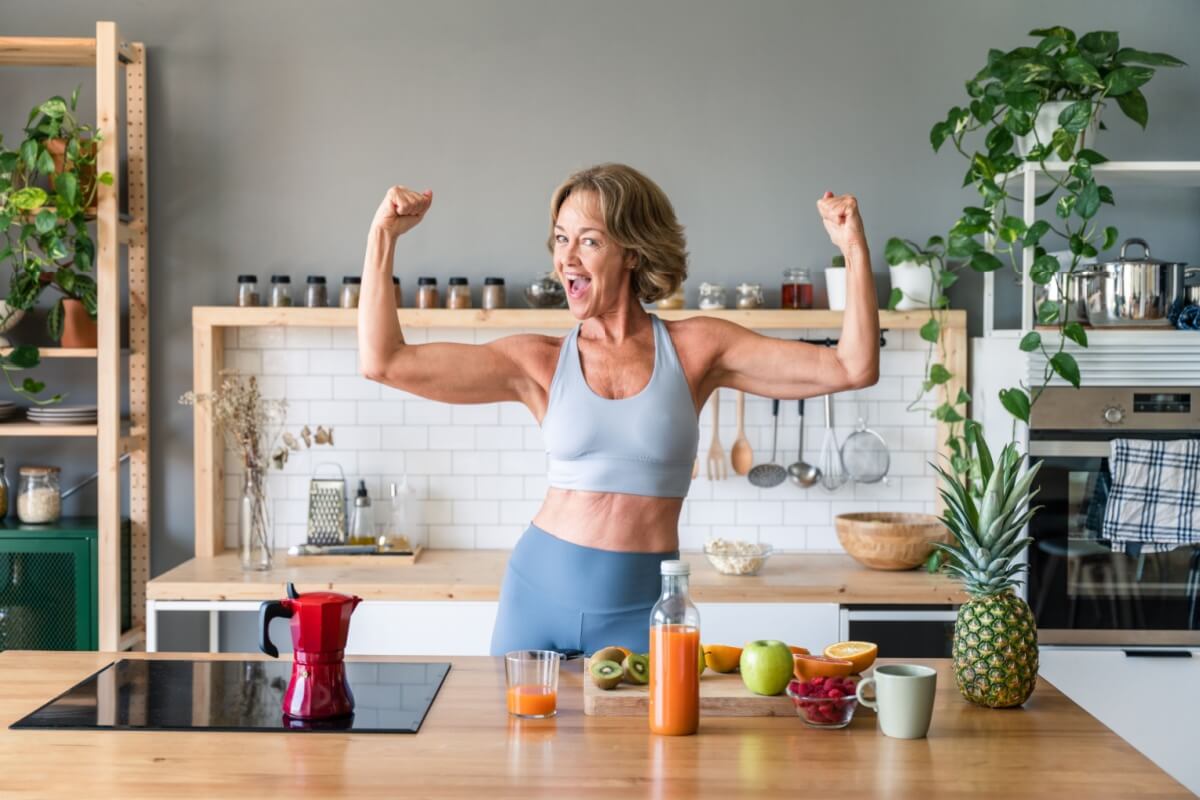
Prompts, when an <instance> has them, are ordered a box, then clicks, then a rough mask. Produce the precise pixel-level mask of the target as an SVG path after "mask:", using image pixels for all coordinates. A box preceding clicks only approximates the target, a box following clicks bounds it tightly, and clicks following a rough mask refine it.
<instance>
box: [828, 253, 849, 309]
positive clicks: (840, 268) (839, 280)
mask: <svg viewBox="0 0 1200 800" xmlns="http://www.w3.org/2000/svg"><path fill="white" fill-rule="evenodd" d="M825 293H826V294H827V295H828V296H829V308H830V309H831V310H832V311H845V310H846V257H845V256H843V255H840V254H839V255H836V256H834V257H833V260H832V261H830V263H829V266H828V267H826V268H825Z"/></svg>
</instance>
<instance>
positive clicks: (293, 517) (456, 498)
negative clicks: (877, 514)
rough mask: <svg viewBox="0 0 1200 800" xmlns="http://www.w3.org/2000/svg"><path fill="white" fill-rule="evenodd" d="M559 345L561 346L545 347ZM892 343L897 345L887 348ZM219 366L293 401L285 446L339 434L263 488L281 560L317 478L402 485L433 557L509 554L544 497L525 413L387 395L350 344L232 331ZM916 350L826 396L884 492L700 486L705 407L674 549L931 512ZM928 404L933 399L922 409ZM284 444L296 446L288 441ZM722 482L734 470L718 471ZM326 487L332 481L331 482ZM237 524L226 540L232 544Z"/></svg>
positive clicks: (762, 410)
mask: <svg viewBox="0 0 1200 800" xmlns="http://www.w3.org/2000/svg"><path fill="white" fill-rule="evenodd" d="M549 333H550V334H551V335H555V336H561V335H562V332H561V331H552V332H549ZM895 333H896V334H899V333H900V332H895ZM826 334H828V335H831V336H836V335H837V334H838V332H837V331H796V332H788V331H777V332H773V335H777V336H780V337H793V338H794V337H796V336H815V337H819V336H822V335H826ZM404 335H405V340H406V341H407V342H408V343H409V344H412V345H420V344H423V343H425V342H429V341H433V342H457V343H466V344H472V343H478V344H484V343H486V342H489V341H493V340H494V339H495V338H499V336H500V335H508V332H497V331H484V330H472V329H463V330H444V329H439V330H429V331H427V330H424V329H412V330H407V331H405V332H404ZM225 343H226V365H227V366H228V367H230V368H234V369H237V370H238V371H240V372H242V373H244V374H253V375H258V376H259V381H260V387H261V388H262V391H263V394H264V396H267V397H286V398H287V399H288V402H289V420H290V421H291V423H292V424H291V425H290V426H289V430H292V429H298V428H299V426H300V425H302V424H306V423H307V424H308V425H310V427H312V428H313V429H315V428H316V426H317V425H324V426H326V427H332V428H333V429H334V441H335V446H334V447H329V448H327V447H320V448H316V449H314V450H305V451H299V452H293V453H291V454H290V457H289V462H288V465H287V468H286V469H285V470H284V472H282V473H273V474H272V475H271V476H270V482H271V497H272V501H273V508H274V511H275V518H276V526H277V527H276V535H277V537H278V538H279V539H280V542H281V544H283V543H293V542H300V541H303V540H304V537H305V522H306V515H307V498H308V486H309V480H310V477H311V475H312V473H313V470H314V468H315V467H316V465H318V464H323V463H328V462H332V463H335V464H339V465H340V466H341V467H342V469H343V470H344V472H345V475H346V479H347V490H348V492H349V493H350V494H351V495H352V494H353V491H354V489H355V487H356V486H357V482H358V480H360V479H361V480H363V481H364V482H365V483H366V485H367V486H368V487H369V489H370V491H371V492H372V495H373V497H374V498H375V499H376V501H377V502H378V503H380V505H381V506H382V507H383V508H386V507H387V506H386V502H387V491H386V490H387V486H388V484H389V483H391V482H397V483H398V482H399V481H400V479H401V477H404V476H407V477H408V479H409V483H410V485H411V486H412V487H413V489H414V492H415V493H416V495H417V497H418V498H421V503H422V510H423V511H424V512H425V514H426V517H425V521H426V523H427V526H428V530H429V535H430V544H431V546H433V547H456V548H470V547H496V548H510V547H512V546H513V545H514V544H515V543H516V541H517V539H518V538H519V537H520V535H521V532H522V531H523V530H524V529H525V526H526V525H528V524H529V522H530V520H531V519H532V517H533V516H534V515H535V514H536V513H537V511H538V509H539V508H540V507H541V504H542V501H543V499H544V497H545V494H546V492H547V479H546V454H545V442H544V440H543V437H542V431H541V429H540V428H539V427H538V424H537V422H536V420H535V419H534V418H533V415H532V414H531V413H530V411H529V410H528V409H527V408H525V407H524V406H523V405H521V404H519V403H494V404H480V405H462V406H451V405H448V404H443V403H438V402H434V401H430V400H426V399H424V398H421V397H418V396H416V395H413V394H411V393H409V392H406V391H402V390H399V389H395V388H393V387H388V386H384V385H382V384H379V383H376V382H374V381H369V380H367V379H365V378H363V377H362V376H361V375H360V374H359V372H358V359H357V352H356V351H357V332H356V331H355V330H354V329H352V328H339V329H329V328H325V329H322V328H288V329H282V328H280V329H271V328H245V329H228V330H227V331H226V335H225ZM924 359H925V352H924V342H921V341H920V339H919V338H917V337H916V336H915V334H914V335H909V334H908V333H904V335H903V336H900V335H893V336H892V337H890V338H889V344H888V347H887V348H886V349H885V350H884V351H883V353H882V356H881V362H880V372H881V378H880V380H879V382H878V383H877V384H876V385H874V386H871V387H868V388H866V389H862V390H859V391H855V392H845V393H841V394H839V395H836V396H834V398H833V405H834V417H835V424H836V433H837V437H838V440H839V441H840V442H844V441H845V440H846V438H847V436H849V435H850V434H851V433H852V432H853V431H854V428H855V422H856V420H857V419H858V418H859V417H862V418H863V419H864V420H865V421H866V424H867V425H868V427H870V428H871V429H873V430H875V431H876V432H877V433H879V434H880V435H881V436H882V437H883V438H884V440H885V441H886V443H887V446H888V448H889V451H890V455H891V469H890V472H889V480H888V481H887V482H885V483H877V484H853V483H850V484H847V485H846V486H845V487H843V488H842V489H840V490H839V491H837V492H833V493H829V492H825V491H823V490H820V489H817V488H814V489H809V490H802V489H799V488H797V487H795V486H793V485H792V484H791V483H790V482H789V483H784V484H783V485H781V486H778V487H775V488H771V489H759V488H757V487H754V486H753V485H751V484H750V483H749V482H748V481H747V480H746V478H745V477H743V476H737V475H734V474H733V472H732V470H730V473H729V478H728V479H727V480H723V481H709V480H708V479H707V478H706V477H705V469H704V463H703V462H704V456H705V455H706V454H707V451H708V446H709V441H710V438H711V435H712V428H711V425H712V416H711V415H712V408H711V402H710V403H709V404H707V405H706V407H705V408H704V409H703V411H702V413H701V414H700V429H701V431H700V433H701V436H700V445H699V448H698V450H699V453H698V455H699V456H700V461H701V463H700V472H699V477H698V478H697V479H696V480H695V481H693V483H692V485H691V489H690V491H689V494H688V498H687V500H686V501H685V502H684V504H683V511H682V513H681V515H680V546H681V548H682V549H684V550H697V549H699V548H700V547H702V546H703V543H704V541H705V539H707V538H709V537H711V536H721V537H724V538H738V539H746V540H750V541H762V542H769V543H771V544H772V545H774V546H775V547H776V548H777V549H780V550H786V551H795V552H805V551H838V550H840V547H839V545H838V542H837V537H836V533H835V531H834V527H833V518H834V516H835V515H837V514H840V513H846V512H851V511H871V510H889V511H912V512H924V513H932V512H933V511H934V509H935V498H934V479H933V477H932V473H931V471H930V470H929V468H928V466H927V465H926V462H927V461H929V460H930V459H931V458H932V455H933V452H934V448H935V443H936V427H935V422H934V421H933V420H932V419H930V418H929V417H928V411H927V410H923V409H919V410H916V411H908V410H907V406H908V404H909V403H910V402H911V401H912V399H913V397H915V392H916V390H917V389H918V388H919V387H920V383H921V380H922V379H923V376H924ZM736 396H737V393H736V392H734V391H732V390H728V389H726V390H724V391H721V392H720V402H721V427H720V439H721V442H722V444H723V445H724V446H725V449H726V453H727V454H728V452H729V450H730V448H731V447H732V444H733V440H734V436H735V433H736V414H735V408H736V405H735V400H736ZM929 399H930V400H932V399H933V398H932V397H931V398H929ZM771 406H772V402H771V400H770V399H769V398H765V397H757V396H753V395H747V396H746V414H745V429H746V435H747V438H748V439H749V441H750V443H751V446H752V447H753V449H754V463H755V464H761V463H765V462H766V461H767V460H768V458H769V456H770V453H771V439H772V434H773V431H774V429H773V426H772V423H773V418H772V416H771ZM797 406H798V403H797V402H796V401H795V400H785V401H781V403H780V410H779V433H778V445H777V454H776V458H775V462H776V463H778V464H780V465H782V466H784V467H786V466H787V465H788V464H790V463H791V462H792V461H794V460H795V459H796V449H797V448H796V445H797V435H798V432H799V431H798V426H799V423H800V419H799V416H798V413H797V410H798V409H797ZM805 411H806V417H807V419H806V420H805V428H806V430H805V439H806V441H805V448H804V455H805V457H806V459H807V460H808V461H810V462H813V463H817V462H819V459H820V452H821V444H822V441H823V438H824V433H825V430H824V407H823V398H820V397H815V398H811V399H810V400H809V401H808V402H807V403H806V409H805ZM293 432H295V431H294V430H293ZM726 461H727V468H728V466H729V465H728V456H727V458H726ZM225 467H226V474H227V476H228V480H227V481H226V487H225V496H226V498H227V501H226V505H227V509H228V510H227V513H228V514H230V515H232V514H233V512H234V511H235V510H236V502H235V501H236V498H237V497H238V496H239V495H240V493H241V482H240V474H241V471H242V468H241V463H240V460H239V459H238V458H237V456H236V455H235V454H233V453H232V452H227V453H226V459H225ZM322 474H323V475H324V474H336V473H335V471H332V472H331V470H330V469H329V468H325V469H324V471H323V472H322ZM234 519H235V517H233V516H230V517H228V518H227V522H228V523H229V524H228V525H227V526H226V535H227V536H228V537H230V538H231V541H232V539H233V538H235V537H236V525H235V524H234V523H233V522H232V520H234Z"/></svg>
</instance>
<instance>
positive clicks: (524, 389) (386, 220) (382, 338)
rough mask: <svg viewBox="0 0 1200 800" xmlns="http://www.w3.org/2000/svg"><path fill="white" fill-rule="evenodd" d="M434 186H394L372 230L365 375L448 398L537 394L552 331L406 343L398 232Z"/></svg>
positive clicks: (363, 339) (366, 271)
mask: <svg viewBox="0 0 1200 800" xmlns="http://www.w3.org/2000/svg"><path fill="white" fill-rule="evenodd" d="M432 202H433V193H432V192H424V193H418V192H414V191H412V190H410V189H406V188H404V187H403V186H393V187H392V188H391V189H389V190H388V193H387V196H385V197H384V199H383V202H382V203H381V204H380V206H379V209H378V210H377V211H376V212H375V219H374V220H373V221H372V223H371V230H370V232H369V233H368V234H367V254H366V258H365V259H364V262H363V275H362V287H361V290H360V296H359V301H358V361H359V369H360V371H361V372H362V374H363V376H364V377H366V378H369V379H371V380H373V381H378V382H380V383H383V384H386V385H388V386H393V387H395V388H397V389H403V390H404V391H406V392H411V393H413V394H415V395H419V396H421V397H425V398H428V399H430V400H438V401H441V402H443V403H495V402H503V401H517V402H523V403H525V404H526V405H530V406H531V407H536V406H537V405H540V404H539V403H537V402H536V400H535V399H534V398H535V395H537V394H538V391H537V389H538V388H539V385H538V383H537V382H536V381H535V380H534V379H533V378H532V377H531V376H532V375H533V374H534V372H535V371H536V369H537V364H538V360H539V358H544V354H543V353H540V352H539V351H540V350H542V349H544V347H543V346H544V345H545V342H544V341H543V340H544V339H545V338H546V337H540V336H527V335H525V336H508V337H505V338H503V339H498V340H496V341H494V342H489V343H488V344H484V345H471V344H454V343H449V342H436V343H431V344H416V345H410V344H405V342H404V335H403V334H402V333H401V331H400V321H399V319H398V318H397V316H396V295H395V292H394V290H393V288H392V261H393V258H394V256H395V252H396V240H397V238H398V237H399V236H401V235H402V234H404V233H405V232H407V231H408V230H411V229H412V228H413V227H415V226H416V225H417V223H419V222H420V221H421V219H422V218H424V216H425V212H426V211H428V210H429V205H430V203H432Z"/></svg>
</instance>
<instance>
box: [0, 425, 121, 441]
mask: <svg viewBox="0 0 1200 800" xmlns="http://www.w3.org/2000/svg"><path fill="white" fill-rule="evenodd" d="M98 432H99V426H97V425H43V424H42V423H40V422H0V436H76V437H87V438H91V439H95V438H96V434H97V433H98Z"/></svg>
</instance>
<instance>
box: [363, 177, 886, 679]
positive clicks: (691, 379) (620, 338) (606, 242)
mask: <svg viewBox="0 0 1200 800" xmlns="http://www.w3.org/2000/svg"><path fill="white" fill-rule="evenodd" d="M432 201H433V193H432V192H429V191H426V192H424V193H418V192H415V191H412V190H409V189H406V188H404V187H403V186H395V187H392V188H391V189H389V190H388V192H387V195H386V196H385V197H384V199H383V202H382V204H381V205H380V206H379V209H378V211H376V213H375V219H374V221H373V223H372V225H371V230H370V233H369V236H368V240H367V254H366V262H365V264H364V266H363V279H362V293H361V297H360V300H359V317H358V320H359V321H358V347H359V359H360V364H361V369H362V372H363V374H364V375H365V376H366V377H368V378H370V379H372V380H376V381H379V382H381V383H385V384H387V385H389V386H394V387H396V388H399V389H403V390H405V391H408V392H412V393H413V394H416V395H420V396H421V397H426V398H429V399H431V400H439V401H441V402H445V403H494V402H500V401H517V402H521V403H524V404H525V405H526V406H527V407H528V408H529V410H530V411H531V412H532V413H533V416H534V417H535V418H536V419H537V420H538V422H539V424H540V425H541V426H542V429H543V434H544V438H545V441H546V446H547V451H548V455H549V461H550V474H549V489H548V491H547V493H546V498H545V501H544V502H543V504H542V507H541V509H540V510H539V511H538V513H537V515H536V516H535V517H534V518H533V521H532V523H531V524H530V526H529V528H528V529H527V530H526V531H525V533H524V534H523V535H522V537H521V539H520V541H519V542H518V543H517V546H516V547H515V548H514V550H513V553H512V557H511V559H510V560H509V565H508V569H507V572H506V573H505V576H504V583H503V587H502V589H501V594H500V608H499V614H498V617H497V621H496V627H495V629H494V631H493V636H492V646H491V650H492V653H493V654H494V655H499V654H502V653H504V652H506V651H509V650H516V649H526V648H530V649H556V650H582V651H584V652H587V653H591V652H593V651H595V650H596V649H598V648H600V647H603V646H605V645H622V646H625V647H629V648H630V649H632V650H634V651H635V652H644V651H646V650H647V649H648V648H647V638H648V626H649V614H650V608H651V606H653V604H654V602H655V600H656V599H657V597H658V589H659V584H660V581H659V562H660V561H662V560H664V559H670V558H676V557H677V554H678V546H679V536H678V522H679V512H680V509H681V508H682V506H683V498H684V497H685V496H686V494H687V489H688V485H689V483H690V481H691V470H692V463H693V461H694V459H695V458H696V451H697V440H698V438H699V429H698V423H697V420H698V415H699V411H700V409H701V408H702V407H703V406H704V404H705V401H706V400H707V399H708V397H709V395H711V394H712V392H713V391H714V390H715V389H717V388H718V387H730V388H733V389H740V390H742V391H745V392H749V393H751V394H756V395H762V396H765V397H775V398H780V399H797V398H801V397H811V396H814V395H821V394H828V393H832V392H839V391H844V390H847V389H856V388H861V387H864V386H869V385H871V384H873V383H874V382H875V380H876V379H877V375H878V367H879V318H878V314H877V311H876V309H877V306H876V300H875V286H874V282H873V280H872V277H871V260H870V255H869V253H868V251H867V242H866V239H865V237H864V235H863V227H862V220H861V219H860V217H859V214H858V205H857V202H856V201H855V199H854V198H853V197H852V196H849V195H843V196H838V197H835V196H834V195H833V194H832V193H830V192H826V193H825V196H824V197H822V198H821V199H820V200H818V201H817V208H818V210H819V211H820V214H821V219H822V221H823V222H824V224H825V229H826V230H827V231H828V232H829V236H830V238H831V239H832V240H833V243H834V244H835V245H836V246H837V247H838V248H839V249H840V250H841V251H842V254H843V255H844V256H845V258H846V270H847V274H846V296H847V303H846V312H845V317H844V319H843V324H842V336H841V341H840V343H839V344H838V347H837V349H836V350H835V349H828V348H822V347H814V346H812V345H807V344H803V343H800V342H793V341H785V340H781V339H775V338H771V337H767V336H761V335H759V334H757V333H755V332H753V331H750V330H747V329H745V328H743V327H741V326H739V325H735V324H733V323H730V322H726V321H723V320H718V319H712V318H709V317H705V316H695V317H691V318H688V319H685V320H680V321H679V322H663V321H661V320H659V319H658V317H657V316H654V315H652V314H648V313H647V312H646V311H645V310H644V309H643V308H642V305H641V303H642V302H653V301H655V300H658V299H660V298H662V297H665V296H667V295H669V294H671V293H672V292H673V291H675V289H676V288H677V287H678V286H680V285H681V284H682V282H683V280H684V278H685V277H686V276H687V253H686V251H685V242H684V236H683V228H682V226H680V225H679V223H678V222H677V221H676V219H675V212H674V210H673V209H672V207H671V203H670V201H669V200H668V199H667V197H666V195H665V194H664V193H663V191H662V190H661V189H660V188H659V187H658V186H657V185H656V184H655V183H654V182H653V181H651V180H650V179H649V178H647V177H645V176H644V175H642V174H641V173H639V172H637V171H636V170H634V169H632V168H630V167H627V166H624V165H620V164H603V165H600V166H597V167H592V168H590V169H586V170H583V171H581V172H578V173H576V174H574V175H572V176H571V177H569V178H568V179H567V180H566V182H565V183H563V184H562V186H560V187H559V188H558V189H557V190H556V191H555V193H554V197H553V199H552V201H551V204H550V226H551V231H550V240H549V246H550V251H551V253H552V256H553V265H554V272H555V274H556V276H557V277H558V279H559V280H560V281H561V282H562V284H563V286H564V287H566V290H567V304H568V306H569V307H570V310H571V313H572V315H574V317H575V318H576V319H578V320H579V321H580V324H579V325H578V326H576V328H575V329H574V330H573V331H572V332H571V333H569V334H568V335H567V336H565V337H562V338H559V337H553V336H541V335H536V334H519V335H515V336H508V337H505V338H502V339H499V340H496V341H493V342H490V343H488V344H483V345H466V344H451V343H430V344H420V345H406V344H405V343H404V337H403V336H402V334H401V331H400V326H399V323H398V321H397V319H396V303H395V299H394V296H393V293H392V282H391V275H392V259H393V255H394V252H395V246H396V240H397V238H398V237H399V236H400V235H402V234H403V233H405V232H406V231H408V230H410V229H411V228H412V227H413V226H415V225H417V224H418V223H419V222H420V221H421V219H422V218H423V217H424V216H425V213H426V212H427V211H428V210H429V207H430V204H431V203H432Z"/></svg>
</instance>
